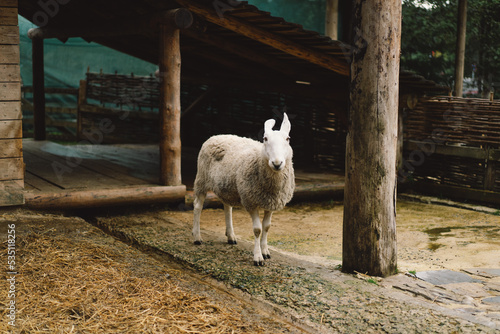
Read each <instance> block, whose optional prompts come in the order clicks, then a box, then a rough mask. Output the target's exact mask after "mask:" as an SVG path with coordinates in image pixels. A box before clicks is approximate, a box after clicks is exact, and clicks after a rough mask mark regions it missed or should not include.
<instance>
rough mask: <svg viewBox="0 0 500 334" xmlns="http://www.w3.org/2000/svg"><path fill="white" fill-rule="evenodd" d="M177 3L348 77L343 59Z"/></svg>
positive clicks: (187, 0)
mask: <svg viewBox="0 0 500 334" xmlns="http://www.w3.org/2000/svg"><path fill="white" fill-rule="evenodd" d="M177 3H179V4H181V5H182V6H184V7H186V8H187V9H189V10H190V11H192V12H193V13H195V14H197V15H200V16H202V17H203V18H204V19H205V20H207V21H209V22H212V23H214V24H217V25H218V26H221V27H223V28H226V29H228V30H231V31H234V32H236V33H238V34H241V35H243V36H246V37H248V38H251V39H253V40H256V41H258V42H260V43H263V44H266V45H269V46H271V47H273V48H275V49H278V50H280V51H283V52H285V53H288V54H291V55H293V56H295V57H297V58H300V59H303V60H307V61H309V62H311V63H313V64H316V65H319V66H321V67H323V68H326V69H329V70H331V71H334V72H336V73H339V74H341V75H345V76H347V75H349V66H348V64H347V63H346V62H345V61H344V58H343V57H342V59H337V58H334V57H331V56H329V55H327V54H325V53H323V52H321V51H319V50H315V49H313V48H310V47H307V46H304V45H301V44H298V43H296V42H293V41H292V40H290V39H288V38H285V37H282V36H280V35H277V34H274V33H272V32H269V31H266V30H263V29H261V28H259V27H256V26H254V25H252V24H250V23H248V22H246V21H244V20H241V19H238V18H235V17H233V16H231V15H230V13H229V12H227V13H225V14H224V17H222V18H220V17H219V15H217V13H216V12H215V11H214V10H212V9H208V8H206V7H205V6H203V5H200V4H198V3H196V2H194V1H192V0H177Z"/></svg>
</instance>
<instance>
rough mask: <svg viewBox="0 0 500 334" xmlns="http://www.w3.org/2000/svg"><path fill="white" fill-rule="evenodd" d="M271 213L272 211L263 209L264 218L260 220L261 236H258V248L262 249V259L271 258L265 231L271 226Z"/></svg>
mask: <svg viewBox="0 0 500 334" xmlns="http://www.w3.org/2000/svg"><path fill="white" fill-rule="evenodd" d="M272 215H273V212H272V211H264V219H263V220H262V236H261V238H260V248H261V250H262V257H263V258H264V259H270V258H271V253H270V252H269V248H268V247H267V232H269V228H270V227H271V216H272Z"/></svg>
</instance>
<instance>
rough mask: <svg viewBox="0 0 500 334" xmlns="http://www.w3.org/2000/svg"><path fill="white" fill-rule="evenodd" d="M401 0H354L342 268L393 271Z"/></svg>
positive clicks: (373, 272) (372, 272)
mask: <svg viewBox="0 0 500 334" xmlns="http://www.w3.org/2000/svg"><path fill="white" fill-rule="evenodd" d="M401 7H402V6H401V0H372V1H364V0H355V1H354V8H355V10H354V13H355V16H354V22H355V28H356V29H357V30H358V31H359V38H362V39H363V43H360V41H356V42H355V45H357V46H358V49H356V50H354V54H353V62H352V64H351V84H350V87H351V93H350V101H351V107H350V115H349V117H350V122H349V123H350V127H349V132H348V135H347V138H346V181H345V196H344V223H343V243H342V271H345V272H354V271H358V272H362V273H367V274H368V275H375V276H384V277H385V276H389V275H392V274H394V273H395V272H396V268H397V266H396V261H397V247H396V148H397V135H398V134H397V132H398V105H399V99H398V86H399V81H398V80H399V53H400V45H401V44H400V42H401Z"/></svg>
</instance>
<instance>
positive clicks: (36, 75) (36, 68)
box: [31, 38, 46, 140]
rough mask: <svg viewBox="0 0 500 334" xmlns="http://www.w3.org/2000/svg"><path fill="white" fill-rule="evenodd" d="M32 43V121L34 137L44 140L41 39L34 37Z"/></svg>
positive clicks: (43, 86)
mask: <svg viewBox="0 0 500 334" xmlns="http://www.w3.org/2000/svg"><path fill="white" fill-rule="evenodd" d="M31 43H32V58H33V59H32V61H33V122H34V131H33V132H34V136H33V137H34V139H35V140H45V138H46V133H45V83H44V80H45V75H44V64H43V39H41V38H34V39H32V40H31Z"/></svg>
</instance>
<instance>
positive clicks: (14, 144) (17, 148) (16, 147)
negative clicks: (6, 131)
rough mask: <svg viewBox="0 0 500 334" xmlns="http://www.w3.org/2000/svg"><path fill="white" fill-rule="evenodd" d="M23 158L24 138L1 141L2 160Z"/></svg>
mask: <svg viewBox="0 0 500 334" xmlns="http://www.w3.org/2000/svg"><path fill="white" fill-rule="evenodd" d="M22 156H23V140H22V138H16V139H1V140H0V159H4V158H22Z"/></svg>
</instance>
